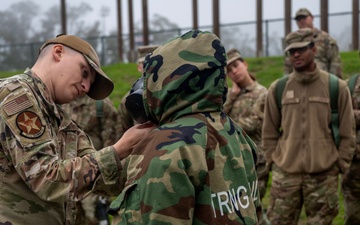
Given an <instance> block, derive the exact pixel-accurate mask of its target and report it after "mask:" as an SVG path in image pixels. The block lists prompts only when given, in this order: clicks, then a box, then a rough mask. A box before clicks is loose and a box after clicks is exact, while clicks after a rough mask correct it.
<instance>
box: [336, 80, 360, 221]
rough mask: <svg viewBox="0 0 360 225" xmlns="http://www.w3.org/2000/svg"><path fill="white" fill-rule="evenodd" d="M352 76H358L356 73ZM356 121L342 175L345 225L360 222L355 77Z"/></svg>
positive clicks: (359, 83) (359, 95) (359, 96)
mask: <svg viewBox="0 0 360 225" xmlns="http://www.w3.org/2000/svg"><path fill="white" fill-rule="evenodd" d="M353 76H359V75H358V74H356V75H353ZM347 81H348V80H347ZM352 103H353V109H354V117H355V123H356V148H355V155H354V158H353V159H352V162H351V164H350V168H349V169H348V170H347V171H346V172H345V173H344V174H343V176H342V184H341V186H342V192H343V196H344V205H345V223H344V224H345V225H357V224H360V172H359V171H360V79H359V77H358V78H357V79H356V83H355V88H354V91H353V93H352Z"/></svg>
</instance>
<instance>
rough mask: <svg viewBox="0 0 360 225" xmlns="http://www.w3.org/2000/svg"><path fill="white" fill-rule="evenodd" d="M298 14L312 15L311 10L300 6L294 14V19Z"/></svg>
mask: <svg viewBox="0 0 360 225" xmlns="http://www.w3.org/2000/svg"><path fill="white" fill-rule="evenodd" d="M300 16H312V14H311V12H310V11H309V10H308V9H307V8H300V9H299V10H298V11H297V12H296V14H295V18H294V19H295V20H297V19H298V17H300Z"/></svg>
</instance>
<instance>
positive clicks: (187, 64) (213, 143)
mask: <svg viewBox="0 0 360 225" xmlns="http://www.w3.org/2000/svg"><path fill="white" fill-rule="evenodd" d="M225 66H226V52H225V49H224V47H223V45H222V43H221V42H220V40H219V38H218V37H216V35H214V34H212V33H210V32H206V31H199V30H192V31H189V32H187V33H185V34H183V35H181V36H179V37H176V38H174V39H172V40H170V41H168V42H166V43H165V44H163V45H161V46H160V47H158V48H157V49H156V50H155V51H154V52H153V53H152V54H149V55H147V56H146V58H145V62H144V74H143V77H142V78H140V79H139V80H138V81H137V82H136V83H135V84H134V86H133V89H132V91H131V92H130V95H129V96H128V98H127V100H126V103H127V102H128V101H130V100H129V99H133V98H134V99H138V101H139V103H143V104H142V107H143V109H144V110H143V113H139V114H138V115H139V116H138V117H137V116H134V118H139V119H137V121H145V120H146V119H148V120H150V121H153V122H154V123H155V124H158V125H159V127H158V128H156V129H154V130H153V131H152V132H150V135H149V136H147V137H145V138H143V139H142V140H141V141H140V142H139V143H138V144H137V146H136V147H135V148H134V150H133V152H132V154H131V155H130V156H129V157H128V158H127V159H126V162H125V163H124V170H126V171H127V173H126V177H124V180H125V187H124V189H123V191H122V193H121V194H120V195H119V196H118V197H117V198H116V199H115V200H114V201H113V202H112V203H111V205H110V210H109V213H111V214H112V215H113V223H112V224H118V225H120V224H146V225H151V224H193V225H196V224H199V225H200V224H247V225H250V224H257V223H258V216H259V214H260V213H261V202H260V196H259V192H258V188H257V186H258V185H257V174H256V170H255V164H256V158H257V149H256V146H255V144H254V143H253V142H252V140H251V139H250V138H249V136H247V135H246V133H245V131H244V130H242V129H241V127H240V126H239V125H238V124H237V123H235V122H234V121H233V120H231V119H230V118H229V117H228V116H227V115H226V114H225V113H224V112H223V111H222V106H223V103H224V101H225V100H226V93H227V84H226V74H225ZM141 87H142V88H143V89H142V88H141ZM141 93H142V94H141ZM133 113H136V111H134V112H133V111H131V115H133ZM124 175H125V173H124Z"/></svg>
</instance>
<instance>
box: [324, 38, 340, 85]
mask: <svg viewBox="0 0 360 225" xmlns="http://www.w3.org/2000/svg"><path fill="white" fill-rule="evenodd" d="M327 56H328V59H327V60H328V65H329V68H328V72H330V73H332V74H335V75H336V76H338V77H339V78H343V74H342V65H341V59H340V54H339V47H338V45H337V42H336V40H335V39H333V38H331V37H330V36H329V47H328V49H327Z"/></svg>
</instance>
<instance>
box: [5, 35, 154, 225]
mask: <svg viewBox="0 0 360 225" xmlns="http://www.w3.org/2000/svg"><path fill="white" fill-rule="evenodd" d="M113 87H114V85H113V82H112V81H111V80H110V79H109V78H108V77H107V76H106V74H105V73H104V72H103V71H102V70H101V67H100V62H99V58H98V56H97V54H96V52H95V50H94V49H93V48H92V47H91V45H90V44H89V43H88V42H86V41H84V40H82V39H80V38H78V37H76V36H72V35H59V36H58V37H56V38H54V39H51V40H48V41H47V42H45V43H44V44H43V45H42V47H41V48H40V53H39V57H38V59H37V61H36V63H35V64H34V66H33V67H32V68H31V69H29V68H27V69H26V70H25V72H24V73H23V74H19V75H15V76H12V77H10V78H7V79H2V80H0V99H1V102H0V134H1V139H0V193H1V194H0V222H1V223H3V224H9V225H11V224H13V225H18V224H36V225H48V224H51V225H64V224H67V225H68V224H74V223H75V219H76V218H75V216H76V207H75V205H76V204H75V202H76V201H79V200H81V199H82V198H84V197H86V196H87V195H88V194H89V193H91V192H94V191H96V192H98V193H101V194H109V195H116V194H117V193H118V192H119V186H118V183H119V178H120V174H121V168H122V166H121V163H120V161H121V159H123V158H125V157H127V156H128V154H130V152H131V150H132V146H133V145H134V144H135V143H137V141H138V140H139V139H140V138H141V137H143V136H144V135H145V134H146V133H148V132H149V130H151V129H153V127H147V126H146V125H142V126H141V125H138V126H135V127H133V128H132V129H131V130H129V131H128V132H126V133H125V135H124V136H123V138H122V139H120V140H118V141H117V142H116V143H114V144H113V145H112V146H108V147H105V148H103V149H100V150H99V151H96V150H95V148H94V146H93V144H92V142H91V140H90V138H89V136H88V135H86V134H85V133H84V131H83V130H81V129H80V128H79V126H78V125H77V124H76V123H74V122H73V121H72V120H71V118H70V116H69V115H68V114H67V113H66V112H65V111H64V110H63V109H62V108H61V107H60V106H59V104H64V103H69V102H70V101H73V100H75V99H76V98H77V97H79V96H81V95H83V94H85V93H86V94H87V95H89V96H90V97H91V98H94V99H103V98H105V97H107V96H108V95H109V94H110V93H111V91H112V90H113ZM141 128H144V129H141ZM139 136H140V137H139Z"/></svg>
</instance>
